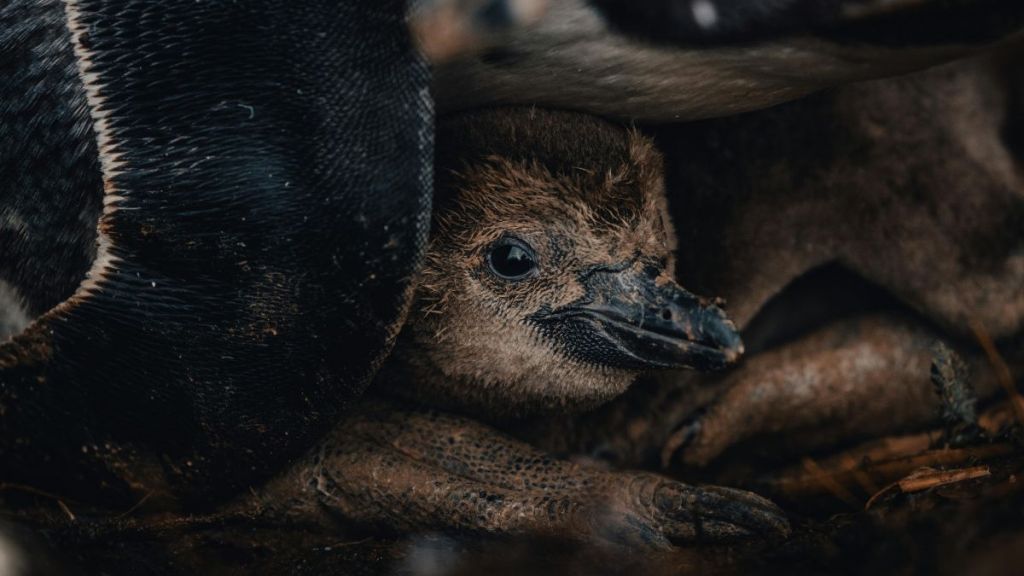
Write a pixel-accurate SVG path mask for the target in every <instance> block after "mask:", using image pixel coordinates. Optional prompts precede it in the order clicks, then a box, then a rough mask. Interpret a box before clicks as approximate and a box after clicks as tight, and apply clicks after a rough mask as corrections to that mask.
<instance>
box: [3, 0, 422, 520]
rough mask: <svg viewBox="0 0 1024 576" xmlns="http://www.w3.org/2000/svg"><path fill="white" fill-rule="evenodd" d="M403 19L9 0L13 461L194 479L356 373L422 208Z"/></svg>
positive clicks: (245, 470)
mask: <svg viewBox="0 0 1024 576" xmlns="http://www.w3.org/2000/svg"><path fill="white" fill-rule="evenodd" d="M403 16H404V5H403V3H402V2H397V1H396V2H384V3H381V2H357V3H337V2H313V3H308V2H304V3H301V5H299V4H294V3H290V2H272V1H266V2H263V1H257V2H245V3H236V2H228V1H223V2H221V1H214V2H203V3H198V4H197V3H195V2H191V1H188V2H186V1H172V2H160V3H155V2H144V1H135V2H106V1H100V0H68V1H58V0H42V1H37V0H12V1H11V2H8V3H6V4H4V5H3V6H2V7H0V77H2V79H3V81H2V82H0V127H2V130H3V133H4V138H3V139H2V141H0V154H2V158H0V162H2V163H3V164H2V166H3V168H2V169H3V176H2V177H0V244H2V248H0V278H2V280H3V281H4V283H5V284H6V285H7V286H6V288H5V290H6V291H7V292H13V293H15V294H16V299H17V300H18V301H19V302H20V303H21V304H23V308H24V309H25V310H24V312H25V314H24V315H25V316H27V317H31V318H34V319H35V321H34V322H33V323H32V324H31V325H30V326H28V327H27V329H25V330H24V331H23V332H21V333H19V334H17V335H15V336H14V337H13V338H12V339H10V340H8V341H6V342H3V343H2V344H0V414H2V418H0V461H2V465H0V470H2V471H3V472H2V481H3V482H5V483H7V484H8V485H13V484H20V485H27V486H31V487H32V489H33V490H43V491H46V492H51V493H55V494H57V495H60V496H65V497H73V498H77V499H81V500H86V501H93V502H95V501H97V500H99V501H101V502H103V503H106V504H115V503H116V505H117V506H122V505H123V503H124V502H134V501H136V500H137V499H138V497H139V494H147V493H151V492H152V493H155V494H157V495H164V496H170V497H172V498H181V497H184V498H192V497H198V498H208V497H210V496H211V495H212V494H217V493H225V492H227V491H229V490H232V489H234V488H237V487H239V486H244V485H248V484H249V483H251V482H253V481H254V479H257V478H259V477H260V476H262V475H265V474H267V473H268V472H270V471H272V470H273V469H274V468H275V466H277V465H279V463H280V462H281V461H282V460H284V459H286V458H287V457H288V456H289V455H290V454H294V453H295V452H296V451H298V450H301V449H303V448H305V447H307V446H308V443H309V442H310V441H311V440H310V439H311V438H312V437H313V436H315V435H316V434H317V432H318V430H320V429H322V428H323V427H324V425H325V424H326V423H328V422H329V421H330V420H331V419H332V416H333V415H335V414H336V413H337V412H338V411H339V410H340V409H341V408H342V407H343V406H344V404H345V403H346V401H347V399H348V398H351V397H352V396H354V395H357V394H358V393H359V392H360V391H361V389H362V387H363V386H364V385H365V384H366V382H367V381H368V379H369V377H370V376H371V375H372V373H373V371H374V369H375V367H376V364H377V363H378V362H379V361H380V360H381V359H382V358H383V356H384V355H385V354H386V352H387V350H388V348H389V346H390V343H391V341H392V339H393V337H394V335H395V333H396V332H397V327H398V325H399V324H400V321H401V319H402V318H403V316H404V312H405V310H406V307H407V299H408V290H407V280H406V279H407V278H408V276H409V273H410V272H411V271H412V270H413V269H414V267H415V264H416V262H417V261H418V258H419V253H420V249H421V245H422V242H423V241H424V239H425V236H426V222H427V220H426V218H428V217H429V173H430V170H429V158H430V141H431V123H432V117H431V113H430V104H429V101H428V99H426V98H425V97H424V93H425V87H426V78H427V75H426V72H425V69H424V67H423V66H422V65H421V64H420V63H419V61H418V58H417V57H416V56H415V54H414V51H413V49H412V46H411V43H410V42H409V40H408V38H407V33H406V32H405V28H404V26H402V18H403ZM101 214H102V216H101ZM97 222H98V223H99V225H98V227H97Z"/></svg>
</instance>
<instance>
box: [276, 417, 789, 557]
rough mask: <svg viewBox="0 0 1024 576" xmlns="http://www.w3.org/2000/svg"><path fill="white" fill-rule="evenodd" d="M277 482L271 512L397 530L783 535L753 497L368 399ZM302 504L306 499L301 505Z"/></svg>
mask: <svg viewBox="0 0 1024 576" xmlns="http://www.w3.org/2000/svg"><path fill="white" fill-rule="evenodd" d="M353 413H354V414H358V415H357V416H353V417H351V418H349V419H348V420H347V421H345V422H344V423H343V424H342V425H341V426H339V427H337V428H336V429H335V430H334V432H332V433H331V435H330V436H329V437H328V438H327V439H326V441H325V442H323V444H322V445H321V446H320V448H319V450H317V451H316V452H315V453H313V454H311V455H310V456H309V457H308V458H307V459H306V460H305V461H303V462H302V463H300V464H299V465H298V466H296V467H295V468H294V469H293V470H292V471H291V472H290V473H289V474H287V475H286V476H285V477H283V478H280V479H278V480H276V481H275V482H273V483H271V484H270V485H268V486H267V488H266V489H264V490H263V492H261V493H260V494H259V495H258V496H257V498H258V502H257V505H258V506H259V507H261V508H267V507H270V508H275V507H276V508H277V509H278V510H280V509H281V506H285V507H286V508H287V509H286V510H283V512H285V513H288V514H292V515H294V514H296V511H297V510H298V511H301V510H314V509H320V510H327V511H329V513H335V514H338V515H340V516H342V517H344V518H345V519H348V520H355V521H357V522H360V523H363V524H367V525H371V526H376V527H378V528H384V529H389V530H398V531H425V530H436V531H450V532H469V533H478V534H491V535H551V536H556V537H560V538H562V537H564V538H569V539H573V540H590V539H595V540H598V541H604V542H611V543H614V544H618V545H626V546H634V547H643V548H667V547H669V546H671V544H673V543H682V542H693V541H712V542H715V541H728V540H736V539H745V538H750V537H776V536H780V535H783V534H785V533H786V532H787V531H788V525H787V523H786V520H785V519H784V518H783V516H782V514H781V512H780V511H779V509H778V508H776V507H775V506H774V505H773V504H772V503H770V502H769V501H767V500H765V499H763V498H760V497H759V496H756V495H754V494H751V493H749V492H744V491H740V490H732V489H728V488H718V487H695V486H688V485H685V484H682V483H679V482H675V481H672V480H669V479H668V478H663V477H660V476H657V475H653V474H644V473H634V472H606V471H602V470H597V469H593V468H589V467H585V466H580V465H578V464H574V463H571V462H568V461H564V460H559V459H556V458H554V457H552V456H550V455H548V454H546V453H544V452H541V451H539V450H537V449H535V448H533V447H531V446H529V445H527V444H525V443H522V442H520V441H518V440H515V439H513V438H511V437H509V436H506V435H505V434H502V433H501V432H498V431H497V430H494V429H491V428H489V427H487V426H485V425H483V424H481V423H478V422H475V421H473V420H469V419H467V418H462V417H459V416H454V415H450V414H443V413H438V412H429V411H419V410H410V409H404V408H398V407H394V406H391V405H388V404H386V403H372V404H371V403H368V404H367V405H365V406H363V407H361V408H359V409H356V410H353ZM297 502H298V503H299V504H296V503H297Z"/></svg>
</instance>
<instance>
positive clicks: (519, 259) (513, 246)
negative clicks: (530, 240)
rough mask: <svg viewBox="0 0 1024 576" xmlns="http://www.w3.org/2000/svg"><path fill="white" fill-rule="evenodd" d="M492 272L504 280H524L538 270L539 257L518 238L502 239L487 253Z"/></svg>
mask: <svg viewBox="0 0 1024 576" xmlns="http://www.w3.org/2000/svg"><path fill="white" fill-rule="evenodd" d="M487 263H488V264H490V266H491V272H493V273H494V275H495V276H497V277H498V278H501V279H503V280H522V279H524V278H527V277H529V276H531V275H533V273H534V272H535V271H536V270H537V256H536V255H535V254H534V252H533V248H531V247H530V245H529V244H527V243H526V242H523V241H522V240H520V239H518V238H502V239H501V240H498V241H497V242H496V243H495V244H494V246H491V249H490V250H489V251H488V252H487Z"/></svg>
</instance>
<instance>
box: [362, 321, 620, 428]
mask: <svg viewBox="0 0 1024 576" xmlns="http://www.w3.org/2000/svg"><path fill="white" fill-rule="evenodd" d="M414 313H415V312H414ZM414 331H415V328H410V329H409V330H407V331H404V332H403V333H402V335H401V336H400V337H399V340H398V342H397V343H396V344H395V349H394V352H393V353H392V355H391V357H390V358H389V359H388V362H387V363H386V364H385V365H384V367H383V368H382V369H381V372H380V374H379V376H378V379H377V384H376V386H377V387H378V390H381V391H383V392H384V393H386V394H388V395H393V396H397V397H399V398H402V399H405V400H409V401H412V402H415V403H416V404H420V405H425V406H431V407H434V408H440V409H443V410H449V411H452V412H461V413H466V414H472V415H474V416H483V417H486V418H488V419H490V420H503V419H507V418H518V417H525V416H532V415H537V414H544V413H555V412H557V413H570V412H576V411H583V410H588V409H591V408H594V407H596V406H598V405H600V404H601V403H603V402H606V401H608V400H611V399H612V398H614V397H616V396H618V395H619V394H622V393H623V392H625V391H626V389H627V388H629V386H630V384H632V383H633V381H634V380H635V379H636V377H637V375H638V373H637V372H635V371H631V370H624V369H620V368H613V367H607V366H598V365H594V366H580V365H579V364H578V363H577V362H574V361H572V360H571V359H568V358H566V357H565V356H563V355H561V354H560V353H559V352H557V351H556V350H554V349H553V348H552V347H551V345H550V344H546V343H542V342H539V341H538V340H535V339H534V338H537V337H530V336H525V337H524V335H523V334H522V332H520V331H509V332H507V333H504V334H503V333H495V334H493V335H492V337H490V338H481V339H479V340H475V341H467V342H462V343H460V342H451V341H448V342H446V341H445V340H446V339H449V338H458V337H457V336H452V335H444V334H442V335H439V336H438V338H437V339H436V340H433V341H428V342H422V341H420V342H417V340H418V339H419V338H418V337H417V336H415V335H413V334H412V333H411V332H414ZM420 337H422V336H420ZM494 346H500V347H501V348H502V349H503V350H504V351H505V353H504V354H500V355H495V354H494V353H493V351H492V348H493V347H494Z"/></svg>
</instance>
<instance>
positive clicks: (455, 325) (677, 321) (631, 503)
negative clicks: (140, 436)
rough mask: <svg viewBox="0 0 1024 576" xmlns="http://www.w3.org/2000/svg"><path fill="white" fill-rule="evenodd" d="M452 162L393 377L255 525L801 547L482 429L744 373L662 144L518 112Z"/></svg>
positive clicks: (671, 486)
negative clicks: (682, 381) (653, 385)
mask: <svg viewBox="0 0 1024 576" xmlns="http://www.w3.org/2000/svg"><path fill="white" fill-rule="evenodd" d="M436 162H437V172H436V184H437V186H436V187H435V189H436V193H437V196H438V204H437V205H436V206H435V211H434V214H435V226H434V228H433V236H432V239H431V241H430V244H429V248H428V251H427V256H426V260H425V262H424V264H423V267H422V272H421V273H420V276H419V278H418V280H417V297H416V300H415V303H414V310H413V312H412V314H411V316H410V318H409V320H408V321H407V324H406V327H405V329H404V333H403V335H402V337H401V338H400V343H399V345H398V347H397V349H396V352H395V354H394V355H393V357H392V358H391V359H390V360H389V365H388V366H387V367H386V368H385V369H384V370H383V371H382V373H381V375H380V378H379V379H378V381H377V383H376V385H375V386H374V387H371V396H370V397H369V398H366V399H364V401H363V402H362V404H360V405H358V406H355V407H353V409H351V410H350V411H349V414H350V415H349V416H348V417H347V418H346V419H345V420H343V421H342V422H340V423H339V424H338V425H337V426H336V427H335V428H334V430H333V432H331V433H330V434H329V435H328V436H327V438H326V439H325V440H324V442H323V443H322V444H321V446H320V447H319V448H318V449H316V450H315V451H314V452H313V453H312V454H311V455H309V456H308V457H307V458H306V459H305V460H303V461H300V462H299V463H298V464H297V465H296V466H294V467H293V468H292V469H291V470H290V471H289V472H288V473H286V474H284V475H283V476H281V477H279V478H278V479H276V480H275V481H274V482H272V483H270V484H269V485H268V486H266V487H265V488H264V489H263V490H262V491H261V492H260V493H258V494H257V495H256V496H255V499H256V500H255V502H252V501H250V502H249V503H248V506H247V507H246V509H245V510H244V511H243V512H244V513H247V514H251V510H253V509H256V510H258V511H260V513H262V514H268V513H269V514H273V513H275V512H276V513H277V514H284V515H286V516H287V517H288V518H290V519H291V520H292V521H294V520H295V519H302V520H303V521H307V520H309V519H310V518H316V517H322V515H324V514H325V513H331V512H333V513H335V514H340V515H341V516H342V517H344V518H346V519H348V520H350V521H356V522H359V523H362V524H367V525H371V526H375V527H377V528H382V529H386V530H392V531H394V530H399V531H407V532H422V531H458V532H470V533H487V534H498V535H542V534H548V535H556V536H558V537H562V538H569V539H576V540H590V539H594V538H596V539H598V540H603V541H611V542H614V543H617V544H622V545H627V546H637V547H654V548H664V547H669V546H671V545H672V544H675V543H679V542H693V541H724V540H734V539H737V538H749V537H752V536H779V535H783V534H785V533H786V532H787V531H788V525H787V524H786V521H785V520H784V518H783V517H782V515H781V512H780V511H779V510H778V509H777V508H776V507H775V506H774V505H772V504H771V503H770V502H768V501H767V500H764V499H762V498H760V497H758V496H755V495H753V494H750V493H748V492H743V491H739V490H731V489H727V488H717V487H694V486H688V485H686V484H682V483H680V482H676V481H673V480H670V479H668V478H664V477H661V476H657V475H654V474H646V473H638V472H629V471H608V470H599V469H596V468H593V467H585V466H581V465H578V464H576V463H573V462H570V461H566V460H560V459H557V458H555V457H553V456H551V455H549V454H546V453H544V452H543V451H541V450H539V449H537V448H535V447H534V446H531V445H529V444H527V443H525V442H522V441H520V440H517V439H515V438H512V437H510V436H509V435H507V434H505V433H503V432H501V431H499V430H498V429H497V428H495V427H493V426H492V425H490V424H486V423H484V422H483V421H482V420H483V419H485V418H486V419H490V420H491V421H492V423H494V422H495V421H499V420H501V419H502V418H503V417H506V416H512V415H523V414H528V413H538V412H541V413H544V412H547V413H551V412H554V411H566V410H574V409H582V408H586V407H588V406H593V405H594V404H597V403H599V402H601V401H604V400H608V399H610V398H612V397H614V396H616V395H618V394H620V393H621V392H622V391H624V390H625V389H626V388H627V387H628V386H629V384H630V383H631V382H632V381H633V379H634V378H635V377H636V375H637V374H638V373H640V372H641V371H644V370H647V369H651V368H664V367H679V366H688V367H693V368H699V369H713V368H719V367H721V366H724V365H726V364H728V363H730V362H732V361H733V360H735V359H736V358H737V357H738V356H739V355H740V353H741V351H742V346H741V343H740V340H739V337H738V335H737V333H736V330H735V328H734V326H733V325H732V323H731V322H730V321H729V320H728V319H727V318H726V317H725V315H724V313H723V312H722V310H721V309H720V308H718V307H717V306H716V305H715V304H714V303H711V302H708V301H705V300H702V299H700V298H698V297H696V296H694V295H692V294H690V293H689V292H687V291H686V290H684V289H683V288H681V287H680V286H679V285H677V284H676V282H675V281H674V280H673V257H672V249H673V243H674V241H673V236H672V231H671V227H670V225H669V221H668V218H667V216H666V213H665V206H664V204H665V201H664V197H663V192H662V184H661V160H660V157H659V156H658V154H657V153H656V152H655V151H654V148H653V147H652V145H651V143H650V142H649V141H647V140H645V139H644V138H642V137H641V136H640V135H639V134H638V133H637V132H635V131H626V130H623V129H621V128H619V127H616V126H613V125H611V124H608V123H605V122H603V121H601V120H598V119H596V118H592V117H588V116H582V115H579V114H573V113H566V112H546V111H539V110H531V109H526V108H523V109H509V110H499V111H491V112H482V113H474V114H472V115H468V116H464V117H461V118H459V119H456V120H452V121H449V122H447V123H445V125H444V126H443V128H442V131H441V133H440V136H439V138H438V154H437V160H436ZM396 396H397V398H396ZM438 408H440V409H442V410H443V411H442V410H438ZM469 414H472V416H468V415H469ZM328 516H329V517H330V518H334V517H335V516H333V515H331V514H328ZM324 522H325V525H326V526H330V524H329V522H328V520H324Z"/></svg>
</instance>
